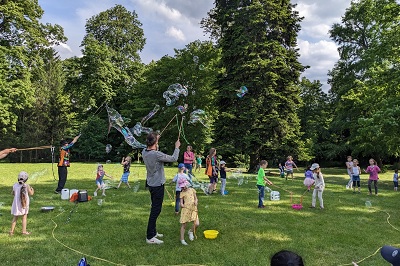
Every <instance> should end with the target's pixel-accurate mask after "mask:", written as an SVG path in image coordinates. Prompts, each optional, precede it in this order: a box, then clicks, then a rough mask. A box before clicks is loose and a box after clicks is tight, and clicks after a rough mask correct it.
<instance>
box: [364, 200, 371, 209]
mask: <svg viewBox="0 0 400 266" xmlns="http://www.w3.org/2000/svg"><path fill="white" fill-rule="evenodd" d="M365 207H367V208H371V207H372V203H371V202H370V201H369V200H367V201H366V202H365Z"/></svg>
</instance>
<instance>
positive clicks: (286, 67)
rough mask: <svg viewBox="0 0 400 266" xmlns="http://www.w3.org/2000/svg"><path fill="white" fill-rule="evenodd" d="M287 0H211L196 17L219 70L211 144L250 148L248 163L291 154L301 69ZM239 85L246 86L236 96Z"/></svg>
mask: <svg viewBox="0 0 400 266" xmlns="http://www.w3.org/2000/svg"><path fill="white" fill-rule="evenodd" d="M293 8H294V5H292V4H291V3H290V1H289V0H284V1H281V0H280V1H276V0H275V1H267V0H255V1H250V0H243V1H239V0H217V1H215V8H213V9H212V10H211V11H210V12H209V13H208V14H209V16H208V18H207V19H205V20H203V21H202V25H203V27H204V28H205V30H206V31H208V32H210V33H211V35H212V36H213V37H214V38H215V39H216V40H217V41H218V45H219V47H220V48H221V51H222V56H221V61H220V66H221V68H223V69H224V71H223V73H221V75H219V77H218V80H217V82H216V83H215V87H216V89H217V92H218V94H217V102H218V103H217V105H218V106H219V111H220V112H219V118H218V120H217V121H216V123H215V129H216V130H215V138H214V139H215V144H216V145H217V148H219V149H220V153H223V154H226V155H228V156H231V157H232V156H233V155H234V154H233V151H234V152H236V153H241V154H250V168H251V169H254V167H255V166H256V165H257V163H258V162H259V160H260V159H262V158H278V157H280V156H282V155H283V154H292V155H295V156H296V155H297V154H298V152H299V147H300V146H301V145H300V125H299V119H298V117H297V113H296V109H297V108H298V107H299V105H300V98H299V87H298V86H297V85H296V83H298V80H299V76H300V73H301V72H302V71H303V70H304V66H302V65H301V64H300V63H299V61H298V57H299V54H298V49H297V48H296V41H297V33H298V32H299V30H300V24H299V23H300V21H301V20H302V18H300V17H299V15H298V12H296V11H294V9H293ZM241 86H246V87H247V88H248V93H247V94H246V95H244V96H243V97H242V98H238V96H236V93H237V90H238V89H239V87H241Z"/></svg>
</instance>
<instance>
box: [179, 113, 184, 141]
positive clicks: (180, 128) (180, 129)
mask: <svg viewBox="0 0 400 266" xmlns="http://www.w3.org/2000/svg"><path fill="white" fill-rule="evenodd" d="M183 119H185V117H184V116H182V119H181V125H180V127H179V132H178V139H179V138H180V137H181V131H182V125H183Z"/></svg>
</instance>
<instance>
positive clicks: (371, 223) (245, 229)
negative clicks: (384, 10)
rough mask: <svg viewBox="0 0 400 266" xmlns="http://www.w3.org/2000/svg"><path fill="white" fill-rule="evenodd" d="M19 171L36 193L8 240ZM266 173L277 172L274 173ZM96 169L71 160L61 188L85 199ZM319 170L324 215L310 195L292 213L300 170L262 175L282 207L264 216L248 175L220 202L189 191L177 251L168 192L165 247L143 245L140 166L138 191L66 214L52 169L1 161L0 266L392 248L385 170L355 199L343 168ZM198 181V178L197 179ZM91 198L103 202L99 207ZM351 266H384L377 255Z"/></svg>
mask: <svg viewBox="0 0 400 266" xmlns="http://www.w3.org/2000/svg"><path fill="white" fill-rule="evenodd" d="M56 168H57V167H56V166H55V167H54V170H55V171H57V169H56ZM22 170H24V171H27V172H28V173H29V174H30V175H33V174H35V173H36V174H38V173H39V176H38V177H36V178H33V180H32V179H31V180H28V183H30V184H31V185H32V186H33V187H34V188H35V195H34V196H33V198H32V201H31V205H30V213H29V216H28V231H31V232H32V235H30V236H22V235H21V234H20V230H21V221H20V220H19V221H18V223H17V228H16V232H15V235H14V236H13V237H9V236H8V232H9V230H10V226H11V219H12V216H11V214H10V209H11V203H12V196H11V191H12V185H13V184H14V183H15V182H16V180H17V175H18V172H19V171H22ZM270 170H271V171H274V172H277V169H270ZM95 171H96V164H94V163H92V164H83V163H72V167H71V168H70V169H69V175H68V181H67V184H66V188H69V189H75V188H76V189H87V190H88V192H89V194H90V195H93V191H94V189H95V182H94V179H95ZM105 171H106V172H107V173H108V174H111V175H112V176H113V177H114V178H115V180H117V181H119V179H120V177H121V174H122V167H120V166H119V165H117V164H106V165H105ZM322 172H323V174H324V177H325V182H326V190H325V191H324V195H323V198H324V203H325V210H319V209H310V208H308V207H309V206H310V204H311V193H306V194H305V197H304V200H303V206H304V208H303V209H302V210H299V211H298V210H294V209H292V208H291V202H290V194H289V193H287V192H285V190H288V191H292V192H293V193H294V195H293V203H300V197H301V195H302V194H303V193H304V192H305V190H306V188H305V187H304V185H303V176H304V174H303V172H302V171H299V172H295V179H294V180H293V181H292V180H288V181H285V180H284V179H281V178H279V176H278V175H274V176H272V177H271V178H270V180H271V181H273V182H275V184H276V185H277V186H279V187H280V189H278V188H273V187H272V188H273V190H277V191H279V192H280V194H281V200H279V201H270V200H266V201H265V205H266V206H267V208H266V209H258V208H257V202H258V199H257V197H258V195H257V189H256V186H255V183H256V181H255V175H246V178H247V179H246V178H245V181H244V182H243V184H242V185H241V186H238V181H237V180H236V179H234V178H232V177H231V178H229V176H230V174H229V173H228V181H227V190H228V192H229V193H228V195H227V196H225V197H223V196H221V195H218V194H214V195H211V196H206V195H205V194H204V193H203V192H202V191H201V190H197V191H198V197H199V218H200V227H199V230H198V232H197V237H198V238H197V239H196V240H195V241H194V242H190V241H188V239H186V241H188V242H190V243H189V246H183V245H181V244H180V242H179V229H180V225H179V217H177V216H175V215H174V208H173V207H172V206H171V200H170V199H169V197H168V194H167V193H166V195H165V201H164V206H163V210H162V213H161V216H160V217H159V219H158V223H157V228H158V231H159V232H161V233H163V234H164V238H163V240H164V241H165V242H164V244H163V245H148V244H146V243H145V237H146V226H147V219H148V214H149V211H150V197H149V193H148V191H147V190H144V180H145V169H144V166H143V165H132V167H131V175H130V177H129V180H130V183H131V185H132V187H133V186H134V184H135V182H138V181H140V189H139V191H138V192H134V190H133V189H128V188H127V187H125V186H124V185H122V186H121V188H120V189H119V190H117V189H109V190H107V191H106V194H107V196H105V197H97V198H94V199H93V200H92V201H89V202H86V203H79V204H78V205H77V206H76V208H74V206H75V205H74V203H70V202H69V201H66V200H61V199H60V196H59V195H56V194H54V193H53V191H54V190H55V188H56V185H57V182H56V181H55V180H54V179H53V175H52V170H51V164H8V163H1V164H0V202H3V206H2V207H0V213H1V214H2V215H1V216H0V245H1V247H2V248H1V252H0V261H1V264H3V265H76V264H77V263H78V261H79V259H80V258H81V257H82V256H83V255H82V254H79V253H78V252H81V253H83V254H85V256H86V257H87V259H88V261H89V263H90V264H91V265H92V266H93V265H181V264H196V265H269V260H270V258H271V256H272V255H273V254H274V253H275V252H277V251H279V250H281V249H289V250H292V251H295V252H297V253H299V254H300V255H301V256H302V257H303V259H304V261H305V264H306V265H309V266H312V265H316V266H317V265H351V261H361V260H363V259H364V258H366V257H368V256H370V255H372V254H373V253H374V252H375V251H376V250H377V249H378V248H380V247H381V246H382V245H397V246H400V240H399V235H400V232H399V230H398V228H400V213H399V211H398V206H399V204H398V199H399V195H400V194H398V193H395V192H394V191H393V185H392V176H393V173H392V171H389V172H388V173H386V174H381V175H380V182H379V190H380V191H379V196H377V197H375V196H369V195H368V193H367V190H368V189H367V186H366V180H367V178H368V176H367V175H366V174H363V175H361V186H362V190H361V194H353V193H352V191H350V190H346V189H345V184H346V182H347V175H346V174H345V172H346V171H345V169H333V168H331V169H322ZM175 173H176V168H172V167H171V168H167V169H166V174H167V179H168V180H171V179H172V177H173V176H174V174H175ZM55 174H56V178H57V173H55ZM197 177H198V179H200V181H206V176H205V175H204V174H203V173H200V174H197ZM166 188H167V190H168V191H169V192H170V194H172V193H173V191H174V186H173V185H171V184H168V185H167V186H166ZM399 193H400V192H399ZM99 194H101V193H99ZM268 196H269V194H268V193H267V195H266V198H267V197H268ZM97 199H104V202H103V204H102V205H101V206H99V205H98V201H97ZM366 201H370V202H371V203H372V207H371V208H367V207H366V206H365V202H366ZM317 204H318V203H317ZM42 206H55V210H54V211H52V212H47V213H43V212H41V211H40V208H41V207H42ZM388 215H390V219H389V220H387V218H388ZM68 218H70V219H68ZM388 221H389V222H388ZM391 225H392V226H391ZM206 229H216V230H218V231H219V232H220V233H219V236H218V238H217V239H215V240H208V239H205V238H204V236H203V233H202V232H203V230H206ZM94 257H96V258H94ZM359 265H388V264H387V263H386V262H385V261H384V260H383V259H382V258H381V256H380V253H378V254H376V255H374V256H371V257H369V258H366V259H365V260H364V261H362V262H360V264H359Z"/></svg>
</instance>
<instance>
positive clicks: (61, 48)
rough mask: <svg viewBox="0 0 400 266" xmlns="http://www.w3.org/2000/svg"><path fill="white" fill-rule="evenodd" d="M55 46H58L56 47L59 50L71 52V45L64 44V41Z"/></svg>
mask: <svg viewBox="0 0 400 266" xmlns="http://www.w3.org/2000/svg"><path fill="white" fill-rule="evenodd" d="M56 47H58V49H60V50H67V51H68V52H70V53H72V49H71V47H70V46H69V45H68V44H66V43H60V44H59V45H58V46H56Z"/></svg>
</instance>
